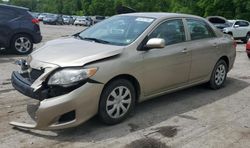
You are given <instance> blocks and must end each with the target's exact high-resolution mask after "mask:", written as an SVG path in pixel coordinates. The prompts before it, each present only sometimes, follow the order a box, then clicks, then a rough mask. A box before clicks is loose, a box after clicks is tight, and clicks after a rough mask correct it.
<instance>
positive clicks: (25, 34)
mask: <svg viewBox="0 0 250 148" xmlns="http://www.w3.org/2000/svg"><path fill="white" fill-rule="evenodd" d="M19 34H24V35H27V36H29V37H30V39H31V41H32V43H33V42H34V39H33V37H32V35H30V34H29V33H26V32H18V33H15V34H13V35H12V37H11V40H10V46H11V43H12V40H13V38H14V37H15V36H16V35H19Z"/></svg>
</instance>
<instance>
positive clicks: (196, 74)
mask: <svg viewBox="0 0 250 148" xmlns="http://www.w3.org/2000/svg"><path fill="white" fill-rule="evenodd" d="M186 24H187V28H188V30H189V41H188V42H187V46H188V47H187V48H188V49H189V50H190V51H191V52H192V64H191V72H190V80H189V81H190V83H194V82H199V81H203V80H205V79H206V78H207V77H209V75H210V73H211V71H212V70H213V67H214V64H215V63H216V60H217V50H218V48H219V47H218V46H219V40H218V38H217V37H216V35H215V32H214V31H213V29H212V28H211V27H210V26H209V25H208V24H207V23H206V22H205V21H204V20H201V19H193V18H190V19H186Z"/></svg>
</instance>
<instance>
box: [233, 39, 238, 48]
mask: <svg viewBox="0 0 250 148" xmlns="http://www.w3.org/2000/svg"><path fill="white" fill-rule="evenodd" d="M233 47H234V48H235V49H236V47H237V42H236V41H235V40H234V41H233Z"/></svg>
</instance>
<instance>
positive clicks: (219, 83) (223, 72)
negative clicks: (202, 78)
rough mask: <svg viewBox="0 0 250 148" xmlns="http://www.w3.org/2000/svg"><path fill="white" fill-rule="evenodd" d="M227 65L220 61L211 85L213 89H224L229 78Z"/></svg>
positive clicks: (210, 82) (216, 66)
mask: <svg viewBox="0 0 250 148" xmlns="http://www.w3.org/2000/svg"><path fill="white" fill-rule="evenodd" d="M227 69H228V66H227V63H226V62H225V61H224V60H219V61H218V62H217V63H216V65H215V67H214V70H213V73H212V76H211V78H210V81H209V84H210V87H211V88H212V89H220V88H221V87H223V85H224V83H225V81H226V78H227Z"/></svg>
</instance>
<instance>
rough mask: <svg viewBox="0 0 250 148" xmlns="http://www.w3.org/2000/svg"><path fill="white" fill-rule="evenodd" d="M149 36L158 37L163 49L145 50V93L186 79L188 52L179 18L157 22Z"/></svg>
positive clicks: (168, 87) (169, 87) (161, 89)
mask: <svg viewBox="0 0 250 148" xmlns="http://www.w3.org/2000/svg"><path fill="white" fill-rule="evenodd" d="M150 38H162V39H164V40H165V42H166V46H165V48H161V49H151V50H148V51H145V53H144V55H143V57H144V59H143V60H144V61H143V62H144V64H143V65H144V71H143V73H144V74H143V83H144V84H143V86H144V93H145V95H146V96H150V95H154V94H157V93H160V92H163V91H166V90H167V89H172V88H175V87H178V86H180V85H183V84H185V83H187V82H188V78H189V71H190V64H191V54H190V53H189V52H188V49H187V47H186V46H185V45H186V44H185V41H186V35H185V29H184V25H183V21H182V19H174V20H167V21H165V22H163V23H161V24H160V25H159V26H158V27H157V28H156V29H155V30H154V31H153V32H152V33H151V34H150V35H149V39H150Z"/></svg>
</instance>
